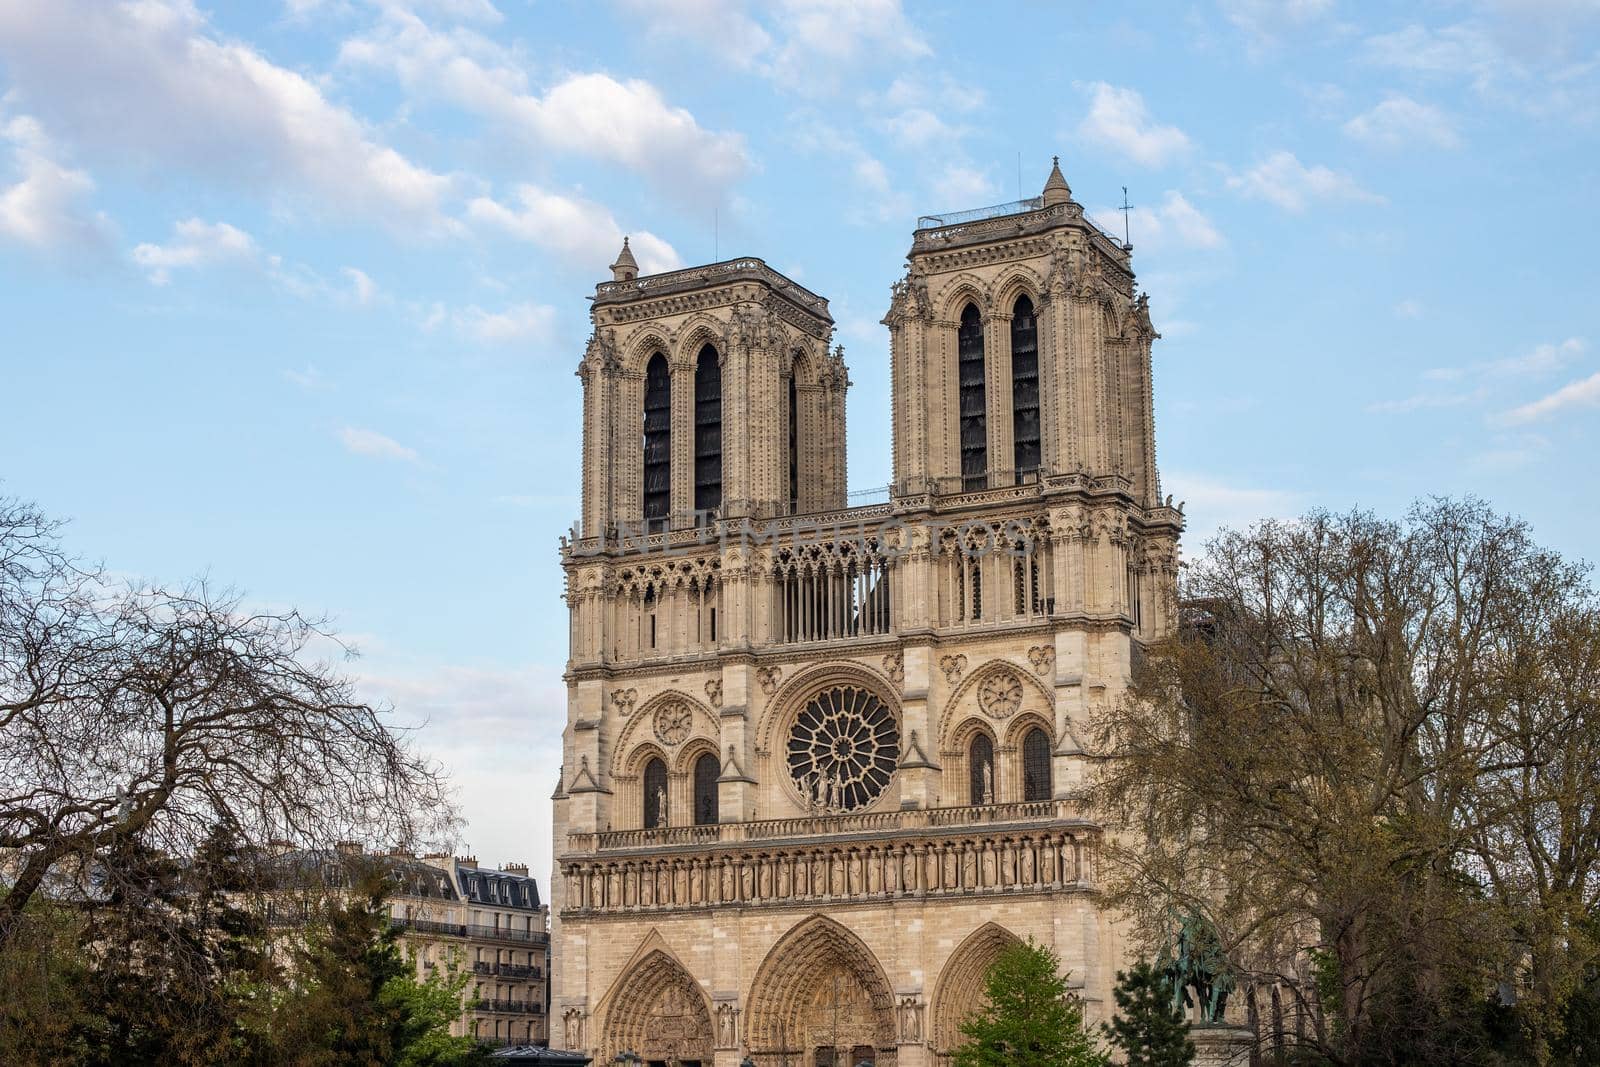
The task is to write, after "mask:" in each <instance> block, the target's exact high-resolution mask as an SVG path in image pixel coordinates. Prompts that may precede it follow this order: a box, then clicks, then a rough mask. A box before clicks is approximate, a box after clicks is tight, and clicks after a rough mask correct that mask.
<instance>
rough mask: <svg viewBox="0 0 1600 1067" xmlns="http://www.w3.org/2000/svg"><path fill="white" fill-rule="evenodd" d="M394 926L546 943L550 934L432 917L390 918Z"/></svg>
mask: <svg viewBox="0 0 1600 1067" xmlns="http://www.w3.org/2000/svg"><path fill="white" fill-rule="evenodd" d="M389 921H390V923H391V924H392V925H394V926H399V927H403V928H405V929H407V930H412V931H415V932H416V933H419V934H439V935H442V936H444V937H471V938H479V939H482V940H489V941H525V942H529V943H533V944H548V943H549V941H550V935H549V933H548V932H546V931H544V930H513V929H511V928H509V927H504V926H481V925H476V924H472V923H442V922H436V921H434V920H432V919H398V918H397V919H391V920H389Z"/></svg>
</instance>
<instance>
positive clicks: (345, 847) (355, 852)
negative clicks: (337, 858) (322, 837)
mask: <svg viewBox="0 0 1600 1067" xmlns="http://www.w3.org/2000/svg"><path fill="white" fill-rule="evenodd" d="M333 849H334V851H335V852H337V853H339V855H341V856H359V855H361V852H362V849H361V842H360V841H335V842H334V843H333Z"/></svg>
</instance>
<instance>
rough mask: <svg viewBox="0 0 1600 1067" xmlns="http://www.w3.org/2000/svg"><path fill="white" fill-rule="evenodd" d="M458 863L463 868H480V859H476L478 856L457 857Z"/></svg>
mask: <svg viewBox="0 0 1600 1067" xmlns="http://www.w3.org/2000/svg"><path fill="white" fill-rule="evenodd" d="M456 862H457V863H459V864H461V866H463V867H474V868H475V867H477V866H478V857H476V856H457V857H456Z"/></svg>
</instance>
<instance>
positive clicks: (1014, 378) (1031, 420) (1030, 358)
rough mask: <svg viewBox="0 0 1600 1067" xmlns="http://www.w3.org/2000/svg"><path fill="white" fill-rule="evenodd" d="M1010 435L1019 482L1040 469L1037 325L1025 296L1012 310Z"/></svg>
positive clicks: (1030, 305) (1018, 299) (1031, 302)
mask: <svg viewBox="0 0 1600 1067" xmlns="http://www.w3.org/2000/svg"><path fill="white" fill-rule="evenodd" d="M1011 437H1012V441H1013V447H1012V466H1013V467H1014V468H1015V470H1016V478H1017V481H1018V482H1021V481H1022V480H1023V478H1024V477H1025V476H1027V475H1030V474H1032V473H1033V472H1034V471H1037V470H1038V469H1039V328H1038V323H1037V321H1036V320H1035V319H1034V317H1033V301H1032V300H1029V299H1028V298H1027V296H1026V295H1024V296H1019V297H1017V302H1016V305H1015V306H1014V307H1013V308H1012V311H1011Z"/></svg>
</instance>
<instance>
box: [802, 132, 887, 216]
mask: <svg viewBox="0 0 1600 1067" xmlns="http://www.w3.org/2000/svg"><path fill="white" fill-rule="evenodd" d="M792 121H793V124H794V126H795V133H794V136H793V138H792V140H793V144H794V146H795V147H796V148H798V149H800V150H801V151H802V152H805V153H807V154H810V155H814V156H818V157H820V158H821V159H822V160H823V164H822V165H823V166H826V167H842V168H844V169H845V170H846V172H847V173H849V175H850V177H851V178H852V179H853V181H854V184H855V187H856V190H857V192H858V193H859V194H860V195H858V196H855V197H850V198H848V199H847V206H846V207H845V211H844V214H845V217H846V218H847V219H849V220H850V221H852V222H854V223H856V224H861V223H863V222H867V221H872V222H887V221H889V220H891V219H896V218H900V219H904V218H908V217H909V216H910V214H911V198H910V196H909V195H907V190H906V189H905V188H903V187H897V186H896V184H895V183H894V182H893V181H892V180H891V179H890V177H889V169H888V168H887V167H886V166H884V164H883V161H882V160H880V159H879V158H878V157H877V156H875V155H873V154H872V153H871V152H868V151H867V150H866V149H865V148H863V147H862V146H861V142H859V141H857V140H856V139H855V138H854V137H852V136H850V135H849V134H846V133H842V132H841V131H839V130H838V129H836V128H834V127H833V126H832V125H830V124H829V123H828V122H827V121H826V120H825V119H824V118H823V117H822V116H821V115H819V114H817V113H816V112H815V111H812V110H804V111H801V112H800V113H798V114H796V115H795V116H794V117H793V120H792Z"/></svg>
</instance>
